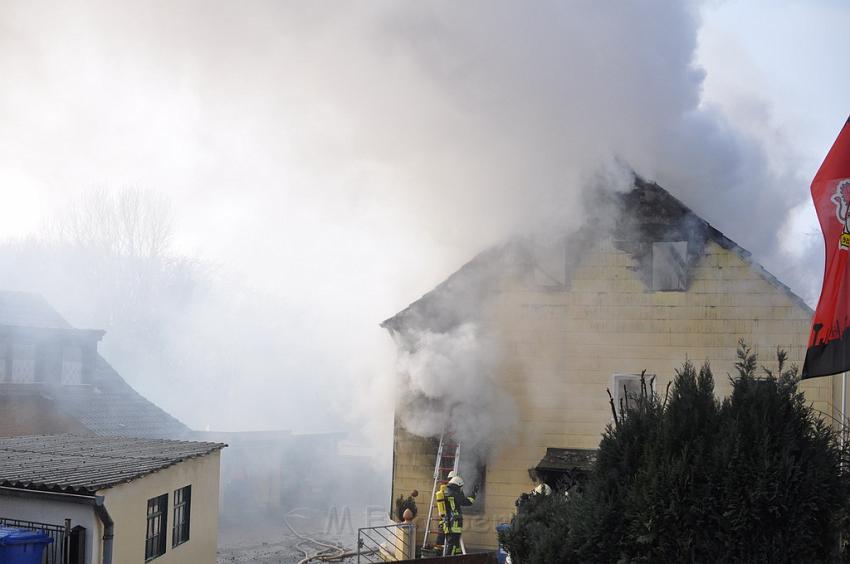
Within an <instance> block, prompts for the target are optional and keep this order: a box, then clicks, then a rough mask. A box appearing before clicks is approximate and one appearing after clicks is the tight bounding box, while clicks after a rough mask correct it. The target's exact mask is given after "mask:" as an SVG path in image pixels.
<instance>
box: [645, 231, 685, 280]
mask: <svg viewBox="0 0 850 564" xmlns="http://www.w3.org/2000/svg"><path fill="white" fill-rule="evenodd" d="M664 246H669V247H670V249H671V250H669V251H665V253H666V255H667V257H670V258H671V259H681V260H682V261H683V262H682V264H681V265H677V266H680V267H681V268H682V271H681V272H671V273H670V275H669V276H668V277H666V278H664V279H662V278H661V277H660V276H658V274H659V273H660V271H661V270H663V269H662V267H666V266H670V265H669V263H668V262H663V263H662V258H661V253H660V251H659V250H657V249H661V248H662V247H664ZM681 251H683V252H684V254H682V252H681ZM680 255H681V256H680ZM650 259H651V260H650V272H651V276H650V277H651V280H650V282H651V288H652V291H653V292H685V291H687V289H688V242H687V241H655V242H653V243H652V255H651V257H650ZM664 260H665V261H666V260H667V259H666V258H665V259H664ZM656 261H657V262H656ZM671 268H672V267H671ZM674 275H678V276H674ZM667 278H669V281H670V282H671V284H669V285H663V287H662V284H661V282H662V280H663V281H667ZM674 281H678V284H677V285H676V287H675V288H673V287H671V286H672V285H673V284H672V282H674Z"/></svg>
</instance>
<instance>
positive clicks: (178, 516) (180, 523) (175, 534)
mask: <svg viewBox="0 0 850 564" xmlns="http://www.w3.org/2000/svg"><path fill="white" fill-rule="evenodd" d="M191 508H192V486H186V487H185V488H180V489H179V490H174V525H173V530H172V531H171V546H177V545H178V544H183V543H184V542H186V541H187V540H189V515H190V513H191Z"/></svg>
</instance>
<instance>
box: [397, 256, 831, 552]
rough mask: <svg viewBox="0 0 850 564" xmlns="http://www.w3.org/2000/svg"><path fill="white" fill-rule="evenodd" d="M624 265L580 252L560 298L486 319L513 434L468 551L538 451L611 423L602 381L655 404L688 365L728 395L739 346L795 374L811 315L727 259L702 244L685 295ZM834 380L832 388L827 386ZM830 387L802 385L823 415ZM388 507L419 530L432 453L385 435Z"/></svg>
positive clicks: (512, 301) (495, 466)
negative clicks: (640, 387)
mask: <svg viewBox="0 0 850 564" xmlns="http://www.w3.org/2000/svg"><path fill="white" fill-rule="evenodd" d="M634 269H635V265H634V261H633V260H632V258H631V256H630V255H628V254H627V253H624V252H622V251H619V250H617V249H615V248H614V247H613V245H611V244H610V243H600V244H599V245H598V247H597V249H596V250H594V251H592V252H589V253H587V255H586V256H585V257H584V259H583V260H582V261H581V262H580V264H579V266H578V267H577V269H576V270H575V271H574V272H573V274H572V276H571V279H572V283H571V287H570V288H569V289H568V290H566V291H539V290H534V289H529V288H524V287H521V286H516V287H507V288H505V289H504V291H502V292H500V293H499V294H498V295H497V297H496V303H495V306H494V315H495V319H496V323H495V325H496V327H497V328H498V331H499V332H500V335H499V338H500V340H501V343H502V350H503V353H504V354H505V357H504V358H503V360H502V363H501V368H502V373H501V374H500V379H501V380H502V382H503V385H504V387H505V389H506V390H507V391H508V393H509V394H510V395H511V396H512V397H513V398H514V399H515V401H516V403H517V407H518V411H519V415H520V420H521V426H520V428H519V429H518V433H517V435H516V436H515V437H510V438H509V440H508V441H506V442H510V443H513V444H511V445H510V446H506V447H505V448H504V449H503V450H502V451H501V452H500V453H498V454H497V455H496V457H495V458H494V459H493V460H491V462H490V464H488V467H487V486H486V496H487V499H486V509H487V511H486V513H485V515H484V516H483V517H480V518H473V519H468V520H467V521H468V524H467V532H466V533H465V534H464V539H465V541H466V543H467V545H468V546H487V547H493V546H495V542H496V541H495V538H496V537H495V530H494V528H495V525H496V524H497V523H499V522H503V521H508V520H509V519H510V515H511V513H512V512H513V510H514V509H515V506H514V502H515V500H516V498H517V497H518V496H519V495H520V494H521V493H522V492H523V491H528V490H529V489H530V488H531V482H530V480H529V476H528V468H531V467H533V466H535V465H536V463H537V462H538V461H539V460H540V459H541V458H542V456H543V455H544V453H545V451H546V448H547V447H559V448H596V447H597V446H598V444H599V439H600V436H601V433H602V431H603V430H604V428H605V425H606V424H607V423H608V422H609V421H610V420H611V410H610V406H609V403H608V396H607V393H606V391H605V390H606V388H608V387H610V386H611V385H612V382H611V379H612V375H613V374H617V373H640V372H641V371H642V370H644V369H645V370H646V371H647V373H648V374H655V375H657V389H658V390H659V391H660V392H661V393H663V390H664V389H665V387H666V385H667V383H668V382H669V381H670V380H671V379H672V377H673V375H674V371H675V369H677V368H680V367H681V365H682V363H683V361H685V360H686V359H691V360H692V361H693V362H694V364H697V365H700V364H702V362H703V361H704V360H706V359H709V360H710V361H711V366H712V369H713V372H714V375H715V383H716V390H717V393H718V395H719V396H722V395H725V394H726V393H728V392H729V390H730V386H729V383H728V379H727V378H726V374H727V373H730V374H731V373H732V372H733V370H734V361H735V358H736V357H735V351H736V347H737V343H738V339H740V338H743V339H744V340H745V341H746V342H747V343H748V344H750V345H751V346H752V347H753V349H754V351H755V352H757V353H758V354H759V357H760V361H761V363H764V364H766V365H768V366H769V367H770V366H773V365H775V351H776V348H777V346H781V347H782V348H783V349H785V350H786V351H787V352H788V354H789V360H790V361H791V362H792V363H796V364H797V365H798V366H801V365H802V362H803V358H804V356H805V345H806V338H807V336H808V332H809V323H810V320H811V314H810V313H809V311H807V310H806V309H805V308H804V307H802V306H801V305H799V304H797V303H796V302H795V301H794V300H793V299H792V298H791V297H790V296H789V295H788V294H787V293H786V292H785V291H783V290H782V289H780V288H777V287H776V286H774V285H773V284H771V283H770V282H768V281H767V280H766V279H765V278H764V277H763V276H762V275H761V274H759V273H758V272H757V271H756V269H755V268H753V267H751V266H750V265H748V264H747V263H746V262H745V261H744V260H742V259H741V258H740V257H739V256H738V255H737V254H736V253H734V252H733V251H730V250H726V249H723V248H722V247H720V246H719V245H717V244H715V243H713V242H709V243H708V244H707V246H706V251H705V255H704V256H703V257H702V259H701V260H700V262H699V263H698V264H697V265H696V267H695V268H694V269H693V270H692V280H691V284H690V287H689V289H688V291H686V292H651V291H648V290H647V289H646V287H645V285H644V284H643V283H642V282H641V281H640V280H639V278H638V277H637V275H636V273H635V271H634ZM836 379H837V378H836ZM834 385H835V383H834V382H833V378H832V377H825V378H816V379H813V380H808V381H806V382H804V383H803V384H802V386H801V387H802V389H803V390H804V391H805V394H806V396H807V398H808V399H809V400H810V401H812V402H813V404H814V407H815V408H816V409H819V410H821V411H823V412H824V413H832V411H833V403H834V402H833V394H834V392H833V388H834ZM394 452H395V461H394V480H393V499H395V498H396V497H398V496H399V495H400V494H402V493H404V494H405V495H407V494H409V492H410V490H412V489H414V488H416V489H419V491H420V492H421V493H422V495H421V496H420V501H419V507H420V515H419V517H418V518H417V521H418V524H419V530H420V531H421V529H422V527H423V526H424V514H426V513H427V510H428V496H429V495H430V492H431V484H432V478H431V476H432V472H433V464H434V451H433V446H432V443H429V442H428V441H424V440H422V439H418V438H415V437H411V436H410V435H408V434H407V433H404V432H403V430H399V431H397V433H396V437H395V444H394Z"/></svg>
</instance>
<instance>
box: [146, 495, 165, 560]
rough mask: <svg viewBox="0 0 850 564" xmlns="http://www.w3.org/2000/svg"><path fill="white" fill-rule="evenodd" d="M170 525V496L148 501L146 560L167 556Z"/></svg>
mask: <svg viewBox="0 0 850 564" xmlns="http://www.w3.org/2000/svg"><path fill="white" fill-rule="evenodd" d="M167 525H168V494H162V495H161V496H159V497H154V498H152V499H149V500H148V531H147V534H146V535H145V560H146V561H147V560H153V559H154V558H156V557H157V556H162V555H163V554H165V537H166V531H167V530H168V529H167Z"/></svg>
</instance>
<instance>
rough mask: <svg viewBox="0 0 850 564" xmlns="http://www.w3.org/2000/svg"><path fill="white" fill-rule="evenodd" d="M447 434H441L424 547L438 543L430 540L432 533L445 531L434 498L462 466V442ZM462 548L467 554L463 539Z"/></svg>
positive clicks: (426, 522) (437, 533) (423, 542)
mask: <svg viewBox="0 0 850 564" xmlns="http://www.w3.org/2000/svg"><path fill="white" fill-rule="evenodd" d="M446 435H447V434H446V433H443V434H441V435H440V445H439V446H438V447H437V459H436V460H435V462H434V487H433V488H432V489H431V502H430V504H429V505H428V520H427V521H425V537H424V538H423V539H422V548H423V549H426V548H428V547H429V546H434V545H435V544H436V543H430V542H429V540H430V536H431V535H437V536H439V535H440V534H442V532H443V531H442V528H441V526H440V516H439V515H435V514H434V505H435V501H434V499H435V498H436V496H437V489H438V488H439V487H440V486H441V485H443V484H446V483H448V481H449V472H452V471H454V472H457V470H458V468H459V467H460V443H455V442H454V441H452V440H451V439H450V438H449V437H447V436H446ZM435 540H436V538H435ZM443 542H445V539H443ZM461 549H462V550H463V553H464V554H466V547H464V546H463V541H461Z"/></svg>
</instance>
